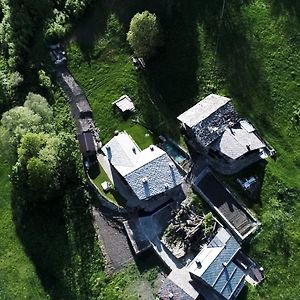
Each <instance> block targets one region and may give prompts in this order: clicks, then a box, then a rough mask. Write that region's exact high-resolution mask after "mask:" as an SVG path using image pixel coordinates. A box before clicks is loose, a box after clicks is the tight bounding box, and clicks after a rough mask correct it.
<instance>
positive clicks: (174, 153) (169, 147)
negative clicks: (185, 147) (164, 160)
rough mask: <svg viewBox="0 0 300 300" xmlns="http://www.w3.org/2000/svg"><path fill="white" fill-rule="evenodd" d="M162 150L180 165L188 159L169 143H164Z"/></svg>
mask: <svg viewBox="0 0 300 300" xmlns="http://www.w3.org/2000/svg"><path fill="white" fill-rule="evenodd" d="M162 148H163V149H164V150H165V151H166V152H167V153H168V154H169V155H170V156H171V157H172V158H173V159H174V160H175V161H176V162H177V163H178V164H180V165H181V164H182V163H183V162H184V161H186V160H187V159H188V157H187V154H185V153H184V152H183V151H182V150H181V149H180V148H178V147H176V145H174V144H173V143H172V142H170V141H165V142H164V143H163V144H162Z"/></svg>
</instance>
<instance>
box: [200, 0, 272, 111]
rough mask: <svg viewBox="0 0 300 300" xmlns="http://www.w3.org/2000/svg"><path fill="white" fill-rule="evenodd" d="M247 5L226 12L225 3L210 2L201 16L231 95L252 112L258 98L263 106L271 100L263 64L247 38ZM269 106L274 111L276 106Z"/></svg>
mask: <svg viewBox="0 0 300 300" xmlns="http://www.w3.org/2000/svg"><path fill="white" fill-rule="evenodd" d="M202 2H203V1H202ZM244 2H245V1H236V0H234V1H230V2H226V4H225V6H224V11H223V10H222V8H223V5H222V1H221V0H219V1H214V3H211V2H209V3H208V4H206V5H205V4H204V9H203V10H202V11H201V13H200V16H199V18H200V20H201V21H202V22H203V25H204V27H205V29H206V35H207V38H208V39H209V40H210V41H211V44H212V45H213V47H214V48H215V52H216V55H217V58H218V62H219V63H220V65H221V67H222V69H223V73H224V77H225V78H226V79H227V82H228V85H229V86H228V88H229V92H230V94H231V95H232V96H233V97H234V98H236V99H238V101H237V103H236V104H237V106H238V108H239V110H241V111H242V112H243V110H244V111H248V110H249V109H251V108H252V105H253V100H254V99H255V98H258V99H260V101H261V102H264V101H266V100H269V99H270V98H271V97H270V87H269V85H268V82H267V81H266V79H265V78H266V76H265V75H264V72H263V69H262V67H261V62H260V61H259V59H258V58H257V57H256V56H255V55H254V53H253V52H252V49H251V45H250V42H249V40H248V38H247V36H246V33H247V31H248V24H247V23H246V22H245V21H244V19H243V17H242V15H241V8H242V5H245V3H244ZM216 3H218V5H216ZM222 11H223V13H222ZM216 16H217V17H216ZM239 102H241V103H239ZM245 104H247V105H245ZM262 105H263V103H262ZM269 106H270V109H272V108H271V107H272V105H271V104H269Z"/></svg>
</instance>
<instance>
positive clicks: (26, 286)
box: [0, 161, 48, 299]
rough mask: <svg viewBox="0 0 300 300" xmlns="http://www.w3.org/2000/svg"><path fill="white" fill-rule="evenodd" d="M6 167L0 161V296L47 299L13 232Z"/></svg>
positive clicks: (33, 268) (30, 262)
mask: <svg viewBox="0 0 300 300" xmlns="http://www.w3.org/2000/svg"><path fill="white" fill-rule="evenodd" d="M9 168H10V167H9V166H8V165H7V164H5V163H4V162H2V161H0V194H1V197H0V220H1V223H0V236H1V238H0V299H47V298H48V297H47V293H46V292H45V291H44V289H43V286H42V284H41V282H40V280H39V277H38V276H37V274H36V270H35V267H34V265H33V263H32V261H31V260H30V259H29V258H28V256H27V254H26V252H25V250H24V248H23V246H22V243H21V242H20V240H19V238H18V236H17V233H16V228H15V224H14V221H13V213H12V208H11V185H10V182H9V179H8V174H9Z"/></svg>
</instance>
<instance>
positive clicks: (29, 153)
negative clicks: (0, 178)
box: [13, 132, 62, 195]
mask: <svg viewBox="0 0 300 300" xmlns="http://www.w3.org/2000/svg"><path fill="white" fill-rule="evenodd" d="M61 143H62V140H61V138H60V137H59V136H53V135H49V134H46V133H43V132H40V133H32V132H28V133H26V134H25V135H24V136H23V137H22V139H21V142H20V145H19V147H18V161H17V163H16V165H15V167H14V174H13V175H14V176H13V179H14V183H16V184H18V185H25V186H28V188H29V189H30V190H31V191H35V192H41V193H43V194H45V195H46V194H47V192H48V191H53V190H57V189H58V188H59V178H60V172H59V164H60V157H59V155H58V152H59V148H60V144H61Z"/></svg>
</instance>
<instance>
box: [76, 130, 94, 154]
mask: <svg viewBox="0 0 300 300" xmlns="http://www.w3.org/2000/svg"><path fill="white" fill-rule="evenodd" d="M78 141H79V145H80V151H81V153H82V154H84V155H94V154H96V146H95V142H94V138H93V135H92V133H91V132H83V133H80V134H78Z"/></svg>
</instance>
